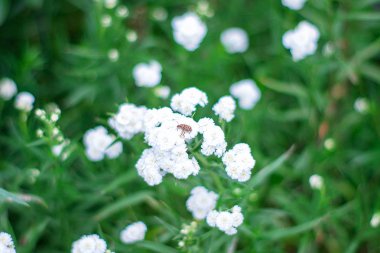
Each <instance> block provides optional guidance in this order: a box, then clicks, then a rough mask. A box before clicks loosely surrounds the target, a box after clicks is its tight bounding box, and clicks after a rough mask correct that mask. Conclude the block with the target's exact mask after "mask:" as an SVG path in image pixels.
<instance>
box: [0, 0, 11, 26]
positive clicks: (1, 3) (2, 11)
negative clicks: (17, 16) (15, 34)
mask: <svg viewBox="0 0 380 253" xmlns="http://www.w3.org/2000/svg"><path fill="white" fill-rule="evenodd" d="M8 10H9V3H8V0H0V26H1V25H2V24H3V23H4V21H5V19H6V18H7V15H8Z"/></svg>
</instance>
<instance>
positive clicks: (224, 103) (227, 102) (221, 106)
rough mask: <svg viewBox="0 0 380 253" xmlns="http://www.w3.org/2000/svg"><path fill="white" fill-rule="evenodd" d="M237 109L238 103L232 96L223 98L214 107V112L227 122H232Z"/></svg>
mask: <svg viewBox="0 0 380 253" xmlns="http://www.w3.org/2000/svg"><path fill="white" fill-rule="evenodd" d="M235 109H236V103H235V100H234V99H233V98H232V97H231V96H223V97H221V98H220V99H219V101H218V103H216V104H215V105H214V106H213V107H212V110H213V111H214V112H215V114H216V115H218V116H219V117H220V118H221V119H224V120H225V121H227V122H230V121H231V120H232V119H233V118H234V117H235V115H234V113H235Z"/></svg>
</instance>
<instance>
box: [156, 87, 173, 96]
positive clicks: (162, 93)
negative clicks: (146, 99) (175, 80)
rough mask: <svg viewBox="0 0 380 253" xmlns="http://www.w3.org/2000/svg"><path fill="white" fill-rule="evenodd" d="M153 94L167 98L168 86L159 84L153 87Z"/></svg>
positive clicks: (168, 93)
mask: <svg viewBox="0 0 380 253" xmlns="http://www.w3.org/2000/svg"><path fill="white" fill-rule="evenodd" d="M154 94H155V95H156V96H157V97H159V98H162V99H167V98H168V97H169V95H170V87H169V86H160V87H157V88H155V89H154Z"/></svg>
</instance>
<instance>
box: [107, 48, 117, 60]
mask: <svg viewBox="0 0 380 253" xmlns="http://www.w3.org/2000/svg"><path fill="white" fill-rule="evenodd" d="M108 59H109V60H110V61H112V62H115V61H117V60H118V59H119V51H118V50H117V49H115V48H113V49H111V50H110V51H108Z"/></svg>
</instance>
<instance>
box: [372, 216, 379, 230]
mask: <svg viewBox="0 0 380 253" xmlns="http://www.w3.org/2000/svg"><path fill="white" fill-rule="evenodd" d="M370 224H371V227H373V228H377V227H378V226H379V225H380V213H375V214H373V216H372V218H371V221H370Z"/></svg>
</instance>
